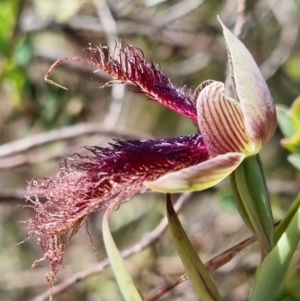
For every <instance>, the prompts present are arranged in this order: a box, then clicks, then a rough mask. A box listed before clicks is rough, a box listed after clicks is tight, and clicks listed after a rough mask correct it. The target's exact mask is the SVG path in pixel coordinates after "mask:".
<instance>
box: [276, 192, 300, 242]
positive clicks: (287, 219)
mask: <svg viewBox="0 0 300 301" xmlns="http://www.w3.org/2000/svg"><path fill="white" fill-rule="evenodd" d="M299 207H300V192H299V193H298V195H297V196H296V198H295V200H294V201H293V203H292V204H291V206H290V207H289V209H288V211H287V212H286V214H285V215H284V217H283V219H282V220H281V222H280V223H279V225H278V226H277V227H276V230H275V234H274V241H275V244H276V243H277V242H278V240H279V239H280V237H281V236H282V234H283V233H284V232H285V231H286V229H287V227H288V225H289V224H290V223H291V220H292V219H293V217H294V215H295V214H296V212H297V210H298V209H299Z"/></svg>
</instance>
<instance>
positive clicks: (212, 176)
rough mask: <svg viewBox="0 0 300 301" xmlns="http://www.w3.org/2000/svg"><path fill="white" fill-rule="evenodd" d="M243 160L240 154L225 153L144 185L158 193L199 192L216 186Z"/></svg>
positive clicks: (243, 156) (242, 155)
mask: <svg viewBox="0 0 300 301" xmlns="http://www.w3.org/2000/svg"><path fill="white" fill-rule="evenodd" d="M244 158H245V155H244V154H241V153H227V154H223V155H219V156H216V157H214V158H211V159H208V160H207V161H204V162H201V163H199V164H196V165H194V166H191V167H187V168H184V169H181V170H179V171H176V172H170V173H167V174H165V175H163V176H161V177H160V178H158V179H157V180H155V181H146V182H144V185H145V186H146V187H148V188H150V189H152V190H155V191H158V192H172V193H173V192H184V191H199V190H204V189H207V188H209V187H212V186H214V185H216V184H217V183H219V182H221V181H222V180H223V179H225V178H226V177H227V176H228V175H229V174H231V173H232V172H233V171H234V170H235V169H236V168H237V167H238V166H239V165H240V164H241V162H242V161H243V159H244Z"/></svg>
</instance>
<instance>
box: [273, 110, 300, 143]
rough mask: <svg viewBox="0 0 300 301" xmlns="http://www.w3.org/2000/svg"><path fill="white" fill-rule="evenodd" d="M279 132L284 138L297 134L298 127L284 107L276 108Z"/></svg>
mask: <svg viewBox="0 0 300 301" xmlns="http://www.w3.org/2000/svg"><path fill="white" fill-rule="evenodd" d="M276 110H277V119H278V125H279V127H280V130H281V131H282V133H283V135H284V136H285V137H286V138H292V137H293V136H294V135H295V134H296V133H297V132H298V130H299V129H298V125H297V122H296V121H295V120H294V118H292V117H291V115H290V112H289V110H288V108H287V107H285V106H276Z"/></svg>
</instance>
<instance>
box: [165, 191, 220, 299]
mask: <svg viewBox="0 0 300 301" xmlns="http://www.w3.org/2000/svg"><path fill="white" fill-rule="evenodd" d="M166 205H167V216H168V221H169V228H170V231H171V235H172V239H173V242H174V244H175V248H176V250H177V252H178V254H179V256H180V258H181V261H182V263H183V265H184V267H185V270H186V272H187V274H188V275H189V277H190V280H191V282H192V284H193V287H194V289H195V291H196V293H197V294H198V296H199V297H200V298H201V300H203V301H222V298H221V296H220V294H219V292H218V290H217V288H216V286H215V284H214V282H213V280H212V278H211V277H210V275H209V274H208V272H207V270H206V269H205V267H204V265H203V263H202V262H201V260H200V258H199V256H198V254H197V252H196V251H195V249H194V248H193V246H192V244H191V242H190V240H189V238H188V237H187V235H186V233H185V231H184V230H183V228H182V226H181V223H180V221H179V218H178V216H177V214H176V212H175V210H174V208H173V205H172V201H171V197H170V195H169V194H168V195H167V204H166Z"/></svg>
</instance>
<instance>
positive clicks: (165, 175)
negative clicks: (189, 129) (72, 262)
mask: <svg viewBox="0 0 300 301" xmlns="http://www.w3.org/2000/svg"><path fill="white" fill-rule="evenodd" d="M220 24H221V28H222V30H223V34H224V36H225V40H226V45H227V51H228V58H229V67H230V71H231V78H232V81H233V87H234V90H235V92H236V99H237V100H235V99H233V98H230V97H228V96H225V95H224V85H223V83H221V82H215V81H211V80H209V81H206V82H204V83H202V84H201V85H200V86H199V87H198V88H197V89H196V90H195V92H194V93H191V92H190V91H189V90H186V89H184V88H176V87H175V86H174V85H173V84H172V83H171V82H170V80H169V78H168V77H167V75H166V74H165V73H164V72H163V71H162V70H161V69H160V68H159V67H157V66H155V65H154V64H153V63H147V62H146V61H145V59H144V57H143V54H142V52H141V51H140V50H139V49H137V48H135V47H133V46H127V47H125V48H124V49H120V51H119V54H118V56H114V54H113V53H112V52H111V51H110V50H109V49H107V48H105V47H96V46H93V45H90V47H89V50H90V54H91V59H90V60H87V59H84V58H80V57H74V58H71V60H75V61H85V62H87V63H88V64H91V65H93V66H96V67H97V68H98V69H101V70H102V71H104V72H106V73H108V74H110V75H111V76H112V77H113V79H112V80H111V81H110V82H108V83H107V84H105V85H104V86H109V85H112V84H114V83H116V82H117V83H124V84H130V85H133V86H135V87H136V88H137V89H138V91H139V92H142V93H144V94H146V95H147V96H148V97H149V98H150V99H152V100H154V101H156V102H158V103H160V104H162V105H164V106H166V107H168V108H169V109H171V110H173V111H175V112H177V113H179V114H181V115H183V116H185V117H187V118H189V119H190V120H191V121H193V123H194V124H195V125H196V127H197V132H198V133H201V135H200V134H198V133H196V134H191V135H189V136H182V137H177V138H165V139H151V140H127V141H120V140H116V141H115V142H113V143H110V146H109V147H106V148H103V147H98V146H92V147H86V149H87V150H88V151H90V154H89V155H87V156H85V157H83V156H80V155H77V156H74V157H72V158H71V160H72V161H71V163H68V162H67V161H65V162H63V163H62V164H61V166H60V170H59V172H58V173H57V174H56V175H55V176H54V177H45V178H39V179H34V180H33V181H31V183H30V184H29V185H28V187H27V192H28V193H29V195H30V196H31V197H28V199H27V200H28V202H29V205H28V206H29V207H32V208H33V209H34V210H35V216H34V217H33V218H31V219H30V220H29V221H28V222H27V225H28V228H29V234H28V238H29V237H31V236H32V235H34V234H38V235H39V243H40V245H41V247H42V249H43V251H44V257H43V258H41V259H40V260H38V261H37V262H39V261H41V260H43V259H48V260H49V261H50V264H51V269H52V270H51V272H50V273H49V274H48V276H47V278H48V281H49V282H50V283H51V284H52V283H53V281H54V277H55V275H56V273H57V271H58V270H59V268H60V267H61V265H62V261H63V254H64V249H65V246H66V244H67V243H68V242H69V241H70V239H71V238H72V237H73V235H75V234H76V232H77V231H78V229H79V227H80V226H81V225H82V224H84V223H85V222H87V220H88V218H89V216H90V214H91V213H92V212H94V211H97V210H103V209H105V208H107V206H108V205H109V204H110V202H111V201H112V199H113V200H114V201H115V200H116V199H117V200H118V202H119V203H122V202H125V201H127V200H129V199H130V198H132V197H133V196H134V195H135V194H137V193H143V192H145V191H146V190H147V189H148V188H150V189H153V190H156V191H160V192H182V191H187V190H189V191H196V190H203V189H206V188H209V187H211V186H213V185H215V184H217V183H218V182H220V181H221V180H223V179H224V178H225V177H227V176H228V175H229V174H231V173H232V172H233V171H235V170H239V166H240V165H241V163H242V162H243V161H246V159H247V158H251V157H253V156H255V155H256V154H258V153H259V151H260V149H261V148H262V146H263V145H264V144H265V143H266V142H267V141H268V140H269V139H270V138H271V137H272V135H273V133H274V131H275V128H276V114H275V108H274V104H273V100H272V97H271V95H270V92H269V90H268V87H267V85H266V83H265V81H264V79H263V77H262V75H261V73H260V71H259V69H258V67H257V65H256V63H255V61H254V60H253V58H252V56H251V55H250V53H249V52H248V50H247V49H246V48H245V46H244V45H243V44H242V43H241V42H240V41H239V40H238V39H237V38H236V37H235V36H234V35H233V34H232V33H231V32H230V31H229V30H228V29H227V28H226V27H225V26H224V25H223V24H222V23H221V21H220ZM66 60H67V59H62V60H60V61H58V62H56V63H55V64H54V65H52V67H51V68H50V70H49V72H48V73H47V75H46V77H45V79H46V81H47V82H49V83H52V84H54V85H56V86H59V85H58V84H56V83H54V82H53V81H51V80H50V79H49V78H48V77H49V74H50V72H51V71H52V70H53V68H54V67H56V66H57V65H59V64H61V63H62V62H64V61H66ZM60 87H62V86H60ZM62 88H64V87H62ZM233 182H234V181H233ZM235 184H236V186H239V182H238V181H237V183H235V182H234V183H233V186H234V185H235ZM238 189H239V188H238V187H237V190H238ZM41 197H43V198H46V202H45V203H42V202H40V200H39V199H40V198H41ZM237 198H241V199H244V197H243V195H242V194H241V192H240V191H239V192H238V193H237ZM243 206H244V204H243V205H241V207H242V209H241V211H243V210H244V211H245V210H246V211H247V208H246V209H245V208H244V207H243ZM246 207H247V206H246ZM248 215H249V214H248ZM248 215H247V214H245V216H246V217H245V219H246V222H248V224H249V227H250V228H251V227H252V228H253V229H254V232H255V225H256V223H255V222H253V220H252V219H251V214H250V217H249V216H248Z"/></svg>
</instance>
